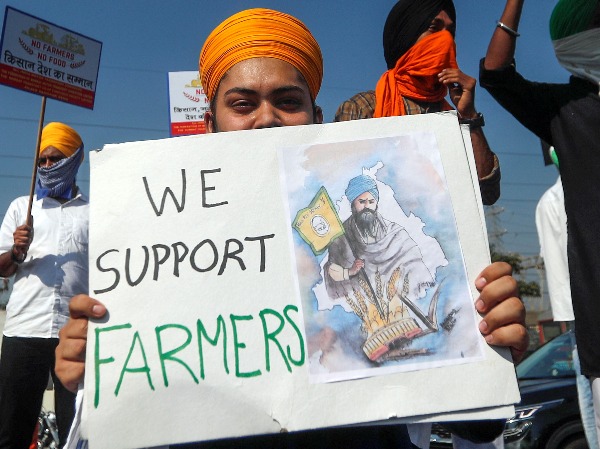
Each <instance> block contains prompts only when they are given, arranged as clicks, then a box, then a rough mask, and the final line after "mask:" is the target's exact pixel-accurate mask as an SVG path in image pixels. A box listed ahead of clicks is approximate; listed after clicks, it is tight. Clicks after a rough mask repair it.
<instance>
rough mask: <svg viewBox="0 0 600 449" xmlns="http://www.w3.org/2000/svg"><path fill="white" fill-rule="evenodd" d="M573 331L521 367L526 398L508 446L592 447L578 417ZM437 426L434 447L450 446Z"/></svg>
mask: <svg viewBox="0 0 600 449" xmlns="http://www.w3.org/2000/svg"><path fill="white" fill-rule="evenodd" d="M572 354H573V344H572V336H571V332H570V331H569V332H566V333H564V334H561V335H559V336H558V337H556V338H554V339H552V340H550V341H549V342H547V343H546V344H544V345H543V346H541V347H539V348H538V349H537V350H535V351H534V352H533V353H532V354H531V355H529V356H528V357H527V358H526V359H525V360H523V361H522V362H521V363H520V364H519V365H518V366H517V379H518V382H519V391H520V393H521V402H520V403H519V404H517V405H516V406H515V416H513V417H512V418H511V419H509V420H508V421H507V423H506V428H505V430H504V446H505V448H506V449H587V447H588V446H587V442H586V440H585V434H584V432H583V425H582V423H581V417H580V415H579V403H578V399H577V386H576V381H575V371H574V369H573V358H572ZM450 447H452V441H451V439H450V433H449V432H448V430H447V429H445V428H444V426H443V425H441V424H434V425H433V429H432V435H431V448H432V449H433V448H440V449H441V448H450Z"/></svg>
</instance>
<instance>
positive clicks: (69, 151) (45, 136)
mask: <svg viewBox="0 0 600 449" xmlns="http://www.w3.org/2000/svg"><path fill="white" fill-rule="evenodd" d="M82 144H83V141H82V140H81V137H79V134H77V131H75V130H74V129H73V128H71V127H70V126H68V125H65V124H64V123H59V122H52V123H48V124H47V125H46V126H44V129H43V130H42V141H41V142H40V153H41V152H42V151H44V150H45V149H46V148H48V147H54V148H56V149H57V150H58V151H60V152H61V153H62V154H64V155H65V156H66V157H70V156H72V155H73V154H75V152H76V151H77V150H78V149H79V147H80V146H81V145H82Z"/></svg>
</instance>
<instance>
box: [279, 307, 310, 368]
mask: <svg viewBox="0 0 600 449" xmlns="http://www.w3.org/2000/svg"><path fill="white" fill-rule="evenodd" d="M290 310H293V311H294V312H296V313H297V312H298V307H296V306H294V305H292V304H288V305H287V306H285V308H284V309H283V314H284V316H285V319H286V320H287V322H288V323H290V324H291V325H292V327H293V328H294V330H295V331H296V335H297V336H298V341H299V343H300V358H299V359H298V360H294V358H293V357H292V352H291V350H290V347H289V346H288V347H287V356H288V358H289V359H290V361H291V362H292V363H293V364H294V365H296V366H302V365H304V360H305V358H306V352H305V350H304V349H305V348H304V337H303V336H302V332H301V331H300V328H299V327H298V326H297V325H296V323H295V322H294V320H293V319H292V318H290V315H289V313H288V312H289V311H290Z"/></svg>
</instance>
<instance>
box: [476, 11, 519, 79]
mask: <svg viewBox="0 0 600 449" xmlns="http://www.w3.org/2000/svg"><path fill="white" fill-rule="evenodd" d="M523 3H525V0H506V5H505V6H504V12H503V13H502V16H501V17H500V19H499V20H498V26H497V27H496V30H495V31H494V34H493V35H492V40H491V41H490V45H489V46H488V50H487V54H486V55H485V60H484V67H485V68H486V69H488V70H497V69H502V68H504V67H507V66H509V65H510V64H512V62H513V58H514V56H515V47H516V43H517V37H518V33H517V30H518V28H519V21H520V20H521V11H522V10H523Z"/></svg>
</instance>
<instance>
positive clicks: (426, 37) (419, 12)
mask: <svg viewBox="0 0 600 449" xmlns="http://www.w3.org/2000/svg"><path fill="white" fill-rule="evenodd" d="M455 30H456V11H455V9H454V3H453V2H452V0H399V1H398V2H397V3H396V4H395V5H394V6H393V7H392V9H391V10H390V12H389V14H388V17H387V19H386V21H385V25H384V28H383V53H384V57H385V61H386V64H387V68H388V70H387V71H386V72H385V73H384V74H383V75H382V76H381V78H380V80H379V82H378V83H377V86H376V89H375V90H370V91H366V92H360V93H358V94H356V95H354V96H352V97H351V98H349V99H348V100H346V101H344V102H343V103H342V104H341V105H340V106H339V107H338V109H337V111H336V114H335V121H336V122H342V121H347V120H358V119H365V118H373V117H392V116H398V115H414V114H426V113H432V112H441V111H447V110H451V109H452V106H451V105H450V104H449V103H448V101H446V97H447V96H449V98H450V100H451V101H452V103H453V105H454V107H456V111H457V113H458V117H459V119H460V121H461V123H465V124H468V125H469V127H470V130H471V140H472V143H473V154H474V157H475V165H476V168H477V174H478V176H479V187H480V190H481V197H482V200H483V204H485V205H491V204H494V203H495V202H496V201H497V200H498V197H499V196H500V167H499V162H498V158H497V157H496V155H495V154H494V153H493V152H492V151H491V150H490V147H489V145H488V142H487V140H486V138H485V135H484V133H483V129H482V126H483V125H484V121H483V115H481V114H479V113H477V111H476V109H475V84H476V80H475V78H472V77H470V76H468V75H466V74H465V73H463V72H462V71H461V70H460V69H459V68H458V64H457V62H456V45H455V42H454V33H455Z"/></svg>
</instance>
